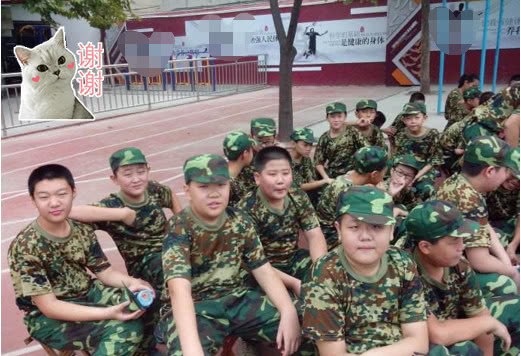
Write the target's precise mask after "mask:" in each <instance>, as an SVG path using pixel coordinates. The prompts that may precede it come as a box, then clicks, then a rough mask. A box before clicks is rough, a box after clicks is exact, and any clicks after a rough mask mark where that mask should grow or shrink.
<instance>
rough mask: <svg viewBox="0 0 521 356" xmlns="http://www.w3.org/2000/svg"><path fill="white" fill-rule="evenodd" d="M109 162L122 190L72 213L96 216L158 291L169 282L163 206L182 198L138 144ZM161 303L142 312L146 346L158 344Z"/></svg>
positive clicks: (174, 207)
mask: <svg viewBox="0 0 521 356" xmlns="http://www.w3.org/2000/svg"><path fill="white" fill-rule="evenodd" d="M109 164H110V168H111V170H112V175H111V177H110V179H111V180H112V182H114V184H116V185H117V186H119V188H120V190H119V192H117V193H112V194H110V195H109V196H107V197H106V198H103V199H102V200H100V201H99V202H98V203H96V204H94V205H95V206H76V207H74V208H73V209H72V212H71V217H74V218H76V219H78V220H81V221H84V222H92V223H93V227H94V229H95V230H102V231H105V232H107V233H108V234H109V235H110V236H111V237H112V239H113V240H114V243H115V244H116V246H117V247H118V250H119V252H120V254H121V256H122V257H123V260H124V261H125V266H126V268H127V270H128V272H129V274H130V275H131V276H134V277H137V278H142V279H144V280H145V281H147V282H149V283H150V284H151V285H152V286H153V288H154V290H155V291H156V293H157V295H160V294H161V292H162V290H163V289H164V285H165V284H164V280H163V271H162V262H161V251H162V246H163V240H164V239H165V237H166V232H165V226H166V222H167V218H166V215H165V213H164V211H163V208H167V209H170V210H171V211H172V212H173V213H178V212H180V211H181V204H180V203H179V200H178V199H177V197H176V195H175V194H174V193H173V192H172V190H171V189H170V187H167V186H165V185H163V184H161V183H159V182H156V181H153V180H149V172H150V167H149V165H148V162H147V160H146V157H145V155H144V154H143V152H142V151H141V150H140V149H138V148H136V147H126V148H122V149H120V150H117V151H116V152H114V153H113V154H112V155H111V156H110V158H109ZM118 208H119V209H118ZM118 212H127V217H126V218H125V219H124V220H122V219H117V218H116V219H115V218H114V215H115V214H118ZM128 215H130V216H132V217H131V218H129V217H128ZM134 219H135V220H134ZM159 307H160V304H159V301H155V302H154V304H152V306H151V307H149V308H148V309H147V313H146V314H145V316H144V324H145V330H144V333H145V337H144V340H143V348H145V349H148V350H154V349H155V344H156V341H155V338H154V328H155V325H156V324H157V322H158V320H159Z"/></svg>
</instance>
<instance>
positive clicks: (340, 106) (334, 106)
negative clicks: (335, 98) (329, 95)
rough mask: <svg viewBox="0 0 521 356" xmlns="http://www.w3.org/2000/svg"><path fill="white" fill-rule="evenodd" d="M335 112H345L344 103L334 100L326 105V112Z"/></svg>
mask: <svg viewBox="0 0 521 356" xmlns="http://www.w3.org/2000/svg"><path fill="white" fill-rule="evenodd" d="M336 112H347V107H346V104H344V103H340V102H335V103H331V104H328V105H327V106H326V114H333V113H336Z"/></svg>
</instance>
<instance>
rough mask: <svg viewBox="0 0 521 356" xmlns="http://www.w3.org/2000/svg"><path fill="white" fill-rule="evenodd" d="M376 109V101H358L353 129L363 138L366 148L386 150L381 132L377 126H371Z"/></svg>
mask: <svg viewBox="0 0 521 356" xmlns="http://www.w3.org/2000/svg"><path fill="white" fill-rule="evenodd" d="M376 109H377V104H376V101H374V100H371V99H364V100H360V101H359V102H358V103H356V111H355V116H356V118H357V120H356V123H355V125H354V127H355V128H356V129H357V130H358V131H360V133H361V134H362V136H364V138H365V139H366V141H367V145H368V146H379V147H382V148H387V145H386V144H385V139H384V135H383V133H382V131H381V130H380V128H378V126H376V125H373V121H374V119H375V116H376Z"/></svg>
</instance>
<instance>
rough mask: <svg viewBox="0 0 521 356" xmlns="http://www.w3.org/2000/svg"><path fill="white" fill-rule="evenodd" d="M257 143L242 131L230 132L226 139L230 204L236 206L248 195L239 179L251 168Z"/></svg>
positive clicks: (225, 153) (224, 144) (224, 149)
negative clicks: (244, 171)
mask: <svg viewBox="0 0 521 356" xmlns="http://www.w3.org/2000/svg"><path fill="white" fill-rule="evenodd" d="M256 145H257V142H255V140H253V139H252V138H251V137H249V136H248V135H247V134H245V133H244V132H242V131H234V132H230V133H229V134H228V135H226V137H225V138H224V142H223V151H224V156H225V157H226V158H227V159H228V170H229V171H230V199H229V202H228V204H229V205H230V206H235V205H236V204H237V203H238V202H239V200H241V198H242V197H243V196H245V195H246V194H247V193H248V189H247V188H246V186H245V185H244V182H243V181H242V180H240V179H237V177H238V176H239V175H240V174H241V172H242V170H243V169H245V168H246V167H249V166H250V164H251V162H252V160H253V147H255V146H256Z"/></svg>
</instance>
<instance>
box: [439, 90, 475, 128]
mask: <svg viewBox="0 0 521 356" xmlns="http://www.w3.org/2000/svg"><path fill="white" fill-rule="evenodd" d="M468 114H470V111H469V110H468V109H467V107H466V106H465V104H464V100H463V94H461V92H460V91H459V88H455V89H454V90H452V91H451V92H450V93H449V95H448V96H447V101H446V102H445V118H446V119H447V126H446V127H449V126H450V125H452V124H454V123H456V122H458V121H461V120H463V118H464V117H465V116H467V115H468Z"/></svg>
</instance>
